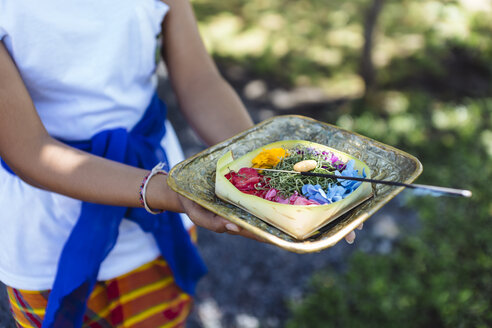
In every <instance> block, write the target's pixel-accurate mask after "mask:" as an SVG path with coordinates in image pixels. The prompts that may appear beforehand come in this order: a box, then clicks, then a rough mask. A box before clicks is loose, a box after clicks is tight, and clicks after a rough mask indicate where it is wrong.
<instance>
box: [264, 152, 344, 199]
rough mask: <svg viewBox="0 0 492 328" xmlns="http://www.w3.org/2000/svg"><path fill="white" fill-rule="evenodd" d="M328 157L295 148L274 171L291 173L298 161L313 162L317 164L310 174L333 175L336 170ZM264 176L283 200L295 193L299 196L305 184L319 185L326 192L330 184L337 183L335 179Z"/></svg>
mask: <svg viewBox="0 0 492 328" xmlns="http://www.w3.org/2000/svg"><path fill="white" fill-rule="evenodd" d="M330 157H331V154H327V153H325V154H323V153H322V152H320V151H318V150H316V149H314V148H309V147H305V146H296V147H293V148H291V149H289V150H288V155H287V156H286V157H285V158H283V159H282V160H281V161H280V162H279V163H278V164H277V165H276V166H275V167H274V169H277V170H287V171H292V170H293V167H294V165H295V164H296V163H298V162H300V161H304V160H315V161H316V162H317V163H318V164H317V166H316V168H315V169H313V170H312V171H311V172H315V173H325V174H333V172H334V171H335V170H336V168H335V167H334V166H333V165H332V163H331V162H330V161H329V159H330ZM325 158H327V159H325ZM264 175H265V176H266V177H268V178H270V180H269V185H270V186H271V187H272V188H275V189H277V190H278V192H279V193H280V194H281V195H282V196H283V197H284V198H287V197H290V196H291V195H293V194H294V193H295V192H297V193H298V194H300V195H301V194H302V186H304V185H305V184H312V185H317V184H319V185H320V186H321V187H322V188H323V190H326V189H328V186H329V185H330V184H332V183H337V181H336V179H327V178H321V177H311V176H304V175H300V174H294V173H293V174H289V173H283V172H272V171H264Z"/></svg>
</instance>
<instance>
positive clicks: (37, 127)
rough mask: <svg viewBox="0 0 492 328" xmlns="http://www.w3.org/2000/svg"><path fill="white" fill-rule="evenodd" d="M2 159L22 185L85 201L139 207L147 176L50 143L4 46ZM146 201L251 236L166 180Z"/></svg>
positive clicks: (154, 184)
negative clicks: (183, 195) (188, 198)
mask: <svg viewBox="0 0 492 328" xmlns="http://www.w3.org/2000/svg"><path fill="white" fill-rule="evenodd" d="M0 157H1V158H2V159H3V160H4V161H5V162H6V163H7V164H8V165H9V166H10V168H11V169H12V170H13V171H14V172H15V173H16V174H17V175H18V176H19V177H20V178H21V179H23V180H24V181H26V182H28V183H30V184H31V185H34V186H36V187H39V188H43V189H46V190H50V191H53V192H56V193H59V194H63V195H66V196H69V197H72V198H75V199H79V200H82V201H88V202H94V203H100V204H107V205H116V206H125V207H140V206H141V204H140V200H139V188H140V185H141V182H142V180H143V178H144V176H145V175H146V174H147V173H148V171H146V170H142V169H139V168H135V167H131V166H128V165H125V164H121V163H118V162H114V161H111V160H107V159H105V158H102V157H98V156H94V155H91V154H89V153H86V152H83V151H79V150H77V149H75V148H72V147H69V146H67V145H65V144H63V143H61V142H58V141H57V140H55V139H54V138H52V137H51V136H50V135H49V134H48V133H47V131H46V129H45V128H44V126H43V124H42V122H41V120H40V118H39V116H38V114H37V112H36V109H35V108H34V104H33V102H32V100H31V98H30V96H29V93H28V91H27V89H26V87H25V85H24V83H23V81H22V78H21V76H20V74H19V72H18V70H17V67H16V66H15V64H14V62H13V60H12V58H11V57H10V55H9V53H8V52H7V50H6V48H5V46H4V44H3V42H1V41H0ZM0 169H1V168H0ZM147 201H148V204H149V206H150V207H151V208H155V209H164V210H171V211H175V212H183V211H185V212H187V213H188V215H189V217H190V218H191V219H192V220H193V221H194V222H195V223H196V224H198V225H200V226H202V227H204V228H207V229H209V230H212V231H216V232H225V231H232V232H233V233H240V234H243V235H247V236H248V233H247V232H246V233H243V232H242V231H241V229H239V228H238V227H237V226H236V225H234V224H232V223H230V222H229V221H227V220H225V219H223V218H221V217H217V216H216V215H214V214H213V213H211V212H208V211H205V210H204V209H202V208H201V207H199V206H198V205H196V204H194V203H193V202H190V201H188V200H187V199H184V198H182V197H179V196H178V194H177V193H176V192H174V191H173V190H171V189H170V188H169V186H168V184H167V177H166V176H164V175H156V176H155V177H153V178H152V179H151V180H150V182H149V185H148V188H147Z"/></svg>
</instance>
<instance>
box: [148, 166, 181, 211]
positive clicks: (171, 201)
mask: <svg viewBox="0 0 492 328" xmlns="http://www.w3.org/2000/svg"><path fill="white" fill-rule="evenodd" d="M145 201H146V203H147V205H148V207H150V208H151V209H153V210H165V211H173V212H183V207H182V206H181V202H180V201H179V199H178V194H177V193H176V192H175V191H174V190H172V189H171V188H170V187H169V185H168V184H167V175H164V174H156V175H153V176H151V177H150V178H149V179H148V181H147V188H146V192H145Z"/></svg>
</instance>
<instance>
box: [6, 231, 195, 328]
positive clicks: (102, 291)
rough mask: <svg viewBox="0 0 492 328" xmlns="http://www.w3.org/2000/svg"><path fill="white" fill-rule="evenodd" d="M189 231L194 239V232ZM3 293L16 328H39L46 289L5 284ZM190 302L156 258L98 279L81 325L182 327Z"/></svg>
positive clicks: (44, 307)
mask: <svg viewBox="0 0 492 328" xmlns="http://www.w3.org/2000/svg"><path fill="white" fill-rule="evenodd" d="M192 230H194V229H192ZM190 233H191V236H192V238H193V237H195V238H196V234H195V233H196V231H191V232H190ZM193 239H194V238H193ZM7 293H8V296H9V302H10V309H11V312H12V316H13V317H14V319H15V322H16V324H17V327H23V328H24V327H36V328H37V327H41V324H42V322H43V318H44V314H45V309H46V306H47V304H48V296H49V294H50V291H49V290H45V291H26V290H19V289H15V288H11V287H8V286H7ZM191 305H192V298H191V297H190V296H189V295H188V294H186V293H184V292H183V291H182V290H181V289H180V288H179V287H178V286H177V285H176V284H175V282H174V279H173V276H172V273H171V270H170V269H169V267H168V265H167V263H166V261H165V260H164V259H163V258H162V257H158V258H157V259H155V260H154V261H152V262H149V263H147V264H144V265H143V266H141V267H139V268H137V269H135V270H133V271H131V272H129V273H126V274H124V275H122V276H119V277H116V278H114V279H111V280H107V281H100V282H98V283H97V284H96V286H95V287H94V290H93V291H92V293H91V296H90V298H89V301H88V303H87V310H86V312H85V315H84V323H83V327H91V328H105V327H110V328H111V327H125V328H126V327H131V328H148V327H152V328H153V327H166V328H167V327H169V328H171V327H173V328H174V327H185V321H186V318H187V317H188V314H189V313H190V310H191Z"/></svg>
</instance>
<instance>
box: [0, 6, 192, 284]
mask: <svg viewBox="0 0 492 328" xmlns="http://www.w3.org/2000/svg"><path fill="white" fill-rule="evenodd" d="M168 9H169V8H168V6H167V5H166V4H165V3H163V2H161V1H159V0H118V1H116V0H104V1H101V0H70V1H67V0H44V1H39V0H0V39H1V40H2V41H3V42H4V44H5V46H6V48H7V50H8V51H9V53H10V55H11V56H12V58H13V59H14V61H15V63H16V65H17V67H18V68H19V71H20V73H21V75H22V78H23V80H24V83H25V85H26V87H27V90H28V91H29V93H30V95H31V97H32V100H33V102H34V105H35V107H36V109H37V111H38V113H39V115H40V117H41V120H42V121H43V124H44V125H45V127H46V128H47V130H48V132H49V133H50V134H51V135H52V136H54V137H58V138H62V139H65V140H87V139H89V138H90V137H92V136H93V135H94V134H96V133H97V132H99V131H102V130H106V129H111V128H115V127H125V128H127V129H128V130H130V129H131V128H132V127H133V126H134V125H135V124H136V123H137V122H138V121H139V119H140V117H141V116H142V114H143V113H144V111H145V109H146V107H147V105H148V104H149V102H150V100H151V98H152V96H153V94H154V92H155V86H156V77H155V66H156V54H157V52H156V48H157V35H158V34H159V33H160V29H161V22H162V20H163V18H164V16H165V14H166V12H167V11H168ZM167 127H168V131H167V133H166V137H165V138H164V139H165V140H163V145H165V148H166V151H167V153H168V157H169V160H170V164H171V165H174V164H176V163H177V162H179V161H181V160H182V159H183V155H182V152H181V148H180V147H179V144H178V141H177V138H176V135H175V134H174V131H173V130H172V128H171V126H170V125H169V123H168V122H167ZM80 208H81V202H80V201H78V200H74V199H71V198H68V197H65V196H61V195H58V194H55V193H51V192H47V191H43V190H40V189H37V188H34V187H31V186H30V185H28V184H26V183H25V182H23V181H22V180H20V179H19V178H18V177H16V176H13V175H11V174H9V173H8V172H6V171H5V170H4V169H2V168H1V167H0V280H1V281H2V282H4V283H5V284H6V285H9V286H11V287H14V288H19V289H25V290H43V289H50V288H51V287H52V284H53V281H54V277H55V274H56V268H57V262H58V258H59V256H60V254H61V250H62V247H63V245H64V243H65V241H66V240H67V238H68V236H69V234H70V232H71V230H72V227H73V226H74V224H75V222H76V220H77V218H78V217H79V213H80ZM187 225H188V226H189V221H188V222H187ZM158 254H159V251H158V249H157V246H156V244H155V242H154V240H153V238H152V236H151V235H150V234H146V233H144V232H143V231H142V230H141V229H140V228H139V227H138V225H136V224H135V223H133V222H131V221H129V220H123V222H122V224H121V226H120V234H119V237H118V240H117V243H116V246H115V247H114V249H113V250H112V251H111V252H110V254H109V255H108V257H107V258H106V259H105V260H104V262H103V263H102V265H101V269H100V272H99V276H98V279H99V280H107V279H111V278H114V277H116V276H119V275H121V274H124V273H126V272H129V271H131V270H133V269H134V268H136V267H138V266H140V265H142V264H144V263H147V262H149V261H151V260H153V259H154V258H155V257H157V256H158Z"/></svg>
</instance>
